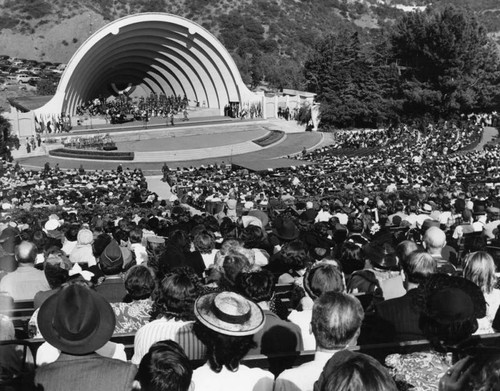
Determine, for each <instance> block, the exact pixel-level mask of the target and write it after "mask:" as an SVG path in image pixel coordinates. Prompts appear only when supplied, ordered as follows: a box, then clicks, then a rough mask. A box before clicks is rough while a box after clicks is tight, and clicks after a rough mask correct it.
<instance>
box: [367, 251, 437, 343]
mask: <svg viewBox="0 0 500 391" xmlns="http://www.w3.org/2000/svg"><path fill="white" fill-rule="evenodd" d="M401 244H403V243H401ZM401 264H402V267H403V273H404V275H405V281H404V286H405V289H406V294H405V295H404V296H401V297H397V298H395V299H390V300H386V301H383V302H381V303H378V304H376V305H375V308H374V312H373V313H372V314H369V315H367V316H366V318H365V323H364V324H363V328H362V332H361V337H360V343H361V344H369V343H383V342H400V341H412V340H419V339H425V336H424V334H423V332H422V330H421V329H420V327H419V319H420V311H419V310H418V308H417V304H416V302H415V300H416V298H417V297H418V290H417V288H418V286H419V285H420V284H421V283H422V282H424V281H425V280H426V279H427V278H428V277H429V276H430V275H432V274H435V273H436V269H437V266H436V260H435V259H434V258H432V256H431V255H430V254H428V253H426V252H424V251H414V252H412V253H411V254H410V255H409V256H408V258H407V259H405V258H403V260H402V262H401Z"/></svg>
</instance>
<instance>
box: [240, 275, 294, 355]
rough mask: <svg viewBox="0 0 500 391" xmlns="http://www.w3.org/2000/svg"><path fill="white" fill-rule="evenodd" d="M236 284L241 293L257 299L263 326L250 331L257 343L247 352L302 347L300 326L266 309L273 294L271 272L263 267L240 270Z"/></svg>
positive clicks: (291, 349) (267, 351)
mask: <svg viewBox="0 0 500 391" xmlns="http://www.w3.org/2000/svg"><path fill="white" fill-rule="evenodd" d="M236 286H237V288H238V291H239V292H240V293H241V294H243V296H245V297H247V298H248V299H250V300H252V301H253V302H255V303H257V305H258V306H259V307H260V308H261V309H262V311H263V312H264V317H265V322H264V327H263V328H262V329H261V330H260V331H258V332H257V333H256V334H255V335H254V341H255V343H256V344H257V346H256V347H255V348H252V349H250V351H249V352H248V354H273V353H283V352H298V351H301V350H302V336H301V332H300V327H299V326H297V325H296V324H294V323H291V322H288V321H286V320H282V319H280V317H279V316H278V315H276V314H275V313H274V312H272V311H271V310H270V307H269V302H270V300H271V299H272V297H273V295H274V286H275V284H274V276H273V275H272V273H271V272H269V271H267V270H260V271H254V272H250V273H240V274H239V275H238V277H237V283H236Z"/></svg>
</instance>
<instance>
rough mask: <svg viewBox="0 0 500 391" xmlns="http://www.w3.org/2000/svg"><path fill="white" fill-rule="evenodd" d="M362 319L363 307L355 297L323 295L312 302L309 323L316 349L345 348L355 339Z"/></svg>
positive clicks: (342, 294)
mask: <svg viewBox="0 0 500 391" xmlns="http://www.w3.org/2000/svg"><path fill="white" fill-rule="evenodd" d="M363 318H364V311H363V307H362V306H361V303H360V302H359V300H358V299H356V298H355V297H353V296H350V295H347V294H345V293H340V292H326V293H324V294H323V295H321V296H320V297H319V298H318V299H317V300H316V301H315V302H314V307H313V312H312V321H311V325H312V332H313V334H314V338H315V339H316V344H317V345H318V348H322V349H327V350H332V349H340V348H345V347H346V346H347V345H348V344H349V343H350V342H351V341H353V340H354V339H355V338H356V337H357V335H358V333H359V329H360V327H361V323H362V321H363Z"/></svg>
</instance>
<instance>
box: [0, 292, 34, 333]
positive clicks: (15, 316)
mask: <svg viewBox="0 0 500 391" xmlns="http://www.w3.org/2000/svg"><path fill="white" fill-rule="evenodd" d="M33 312H35V307H34V304H33V300H19V301H14V302H13V304H11V305H6V306H0V314H3V315H7V316H9V317H10V318H11V320H12V322H13V323H14V327H15V329H16V335H18V336H27V332H28V321H29V320H30V318H31V316H32V315H33Z"/></svg>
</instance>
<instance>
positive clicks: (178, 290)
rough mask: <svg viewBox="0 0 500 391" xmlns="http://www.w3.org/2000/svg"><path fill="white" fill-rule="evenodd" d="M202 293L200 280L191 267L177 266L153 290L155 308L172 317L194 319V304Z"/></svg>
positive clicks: (159, 312) (160, 312)
mask: <svg viewBox="0 0 500 391" xmlns="http://www.w3.org/2000/svg"><path fill="white" fill-rule="evenodd" d="M199 293H200V281H199V279H198V277H197V276H196V274H195V272H194V271H193V270H192V269H190V268H177V269H175V270H174V271H173V272H172V273H169V274H167V275H166V276H165V278H163V280H162V281H161V282H160V284H159V286H158V287H157V288H156V289H155V291H154V292H153V299H154V310H155V312H157V313H158V314H159V315H163V316H166V317H170V318H175V319H182V320H192V319H194V314H193V306H194V302H195V300H196V298H197V297H198V295H199Z"/></svg>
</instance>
